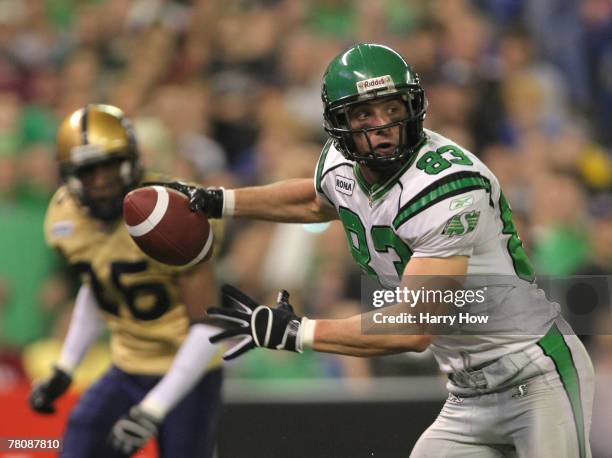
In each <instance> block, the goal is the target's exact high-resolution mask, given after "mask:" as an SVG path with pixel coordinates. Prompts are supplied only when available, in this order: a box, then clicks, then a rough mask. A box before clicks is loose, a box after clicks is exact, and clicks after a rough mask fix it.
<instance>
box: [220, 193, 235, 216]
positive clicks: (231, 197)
mask: <svg viewBox="0 0 612 458" xmlns="http://www.w3.org/2000/svg"><path fill="white" fill-rule="evenodd" d="M222 189H223V188H222ZM235 208H236V192H235V191H233V190H231V189H223V209H222V210H221V215H222V216H224V217H232V216H234V211H235Z"/></svg>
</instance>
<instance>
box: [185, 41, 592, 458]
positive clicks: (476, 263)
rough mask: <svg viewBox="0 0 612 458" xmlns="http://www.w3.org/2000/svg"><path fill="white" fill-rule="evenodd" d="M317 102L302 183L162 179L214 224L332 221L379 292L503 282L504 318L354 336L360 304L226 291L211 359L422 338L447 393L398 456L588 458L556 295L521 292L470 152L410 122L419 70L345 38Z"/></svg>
mask: <svg viewBox="0 0 612 458" xmlns="http://www.w3.org/2000/svg"><path fill="white" fill-rule="evenodd" d="M322 97H323V102H324V105H325V111H324V118H325V128H326V130H327V132H328V133H329V134H330V139H329V141H328V142H327V144H326V145H325V147H324V148H323V151H322V153H321V157H320V159H319V162H318V165H317V167H316V171H315V177H314V183H313V182H312V181H311V180H299V179H297V180H287V181H282V182H279V183H274V184H271V185H267V186H260V187H251V188H243V189H236V190H223V189H210V188H209V189H203V188H192V187H184V186H182V185H181V184H178V183H177V184H175V186H176V187H177V188H179V189H181V190H182V191H183V192H185V193H186V194H188V195H189V196H190V198H191V199H190V201H191V206H192V209H193V210H194V211H198V210H202V211H205V212H206V213H207V214H208V215H210V216H213V217H223V216H226V217H247V218H257V219H265V220H271V221H279V222H302V223H308V222H321V221H328V220H331V219H340V220H341V222H342V224H343V226H344V228H345V231H346V236H347V241H348V244H349V248H350V250H351V252H352V255H353V258H354V259H355V261H356V262H357V263H358V264H359V265H360V266H361V268H362V270H363V271H364V273H366V274H368V275H369V276H375V277H377V278H378V279H379V281H380V283H381V284H382V285H385V286H386V287H391V288H393V287H396V286H408V287H412V288H414V287H415V279H418V278H424V277H428V276H453V277H455V276H466V275H470V276H471V277H472V276H474V275H496V276H502V277H501V278H503V279H504V280H503V281H501V282H499V284H495V285H492V286H493V287H492V290H491V291H489V294H488V295H487V307H488V309H487V310H490V311H493V312H495V313H496V314H497V316H498V317H499V316H501V317H504V319H501V320H498V321H497V322H495V323H493V324H491V325H490V326H489V328H487V329H486V330H485V329H483V330H482V334H478V333H473V332H472V333H470V335H444V334H443V333H433V332H430V331H429V328H425V329H424V328H423V327H420V328H419V327H418V326H417V327H416V328H415V331H414V332H408V333H401V334H400V333H399V332H396V333H392V334H382V333H378V334H376V333H365V332H363V329H362V324H363V322H364V321H363V320H364V318H365V319H366V320H367V319H369V316H371V313H369V314H368V313H365V314H363V315H357V316H354V317H351V318H347V319H338V320H312V319H308V318H300V317H297V316H296V315H295V313H294V312H293V310H292V308H291V306H290V305H289V304H288V302H287V296H284V297H281V298H280V299H279V304H278V306H277V307H268V306H265V305H259V303H257V302H256V301H254V300H252V299H251V298H249V297H248V296H247V295H245V294H244V293H242V292H240V291H237V290H236V289H234V288H232V287H229V286H226V287H225V289H224V294H225V299H226V300H225V302H224V304H223V307H220V308H217V309H214V310H212V309H211V310H209V314H211V315H214V316H216V317H218V318H222V319H226V320H228V321H229V322H231V323H232V324H233V327H232V328H231V329H229V330H226V331H224V332H222V333H221V334H219V335H217V336H215V337H214V338H212V339H211V341H215V342H216V341H220V340H225V339H227V338H232V337H237V336H238V337H240V336H242V337H243V339H242V340H241V341H240V343H239V344H237V345H236V346H234V347H233V348H232V349H231V350H230V351H229V352H228V353H226V355H225V358H226V359H231V358H234V357H237V356H238V355H240V354H242V353H244V352H245V351H248V350H250V349H252V348H254V347H266V348H271V349H284V350H292V351H296V352H301V351H302V350H303V349H304V348H307V347H310V348H313V349H314V350H316V351H321V352H332V353H338V354H345V355H353V356H375V355H385V354H391V353H399V352H407V351H422V350H424V349H425V348H427V347H431V349H432V351H433V354H434V356H435V357H436V359H437V361H438V363H439V365H440V368H441V370H442V371H443V372H445V373H447V374H448V376H449V382H448V385H447V386H448V389H449V392H450V395H449V399H448V401H447V402H446V404H445V406H444V408H443V410H442V411H441V413H440V415H439V416H438V418H437V420H436V421H435V422H434V423H433V424H432V425H431V426H430V427H429V428H428V429H427V430H426V431H425V432H424V433H423V435H422V436H421V438H420V439H419V441H418V442H417V444H416V446H415V448H414V450H413V451H412V455H411V456H413V457H436V458H439V457H497V456H520V457H551V458H552V457H556V458H558V457H567V458H569V457H572V458H573V457H588V456H590V448H589V444H588V437H589V427H590V419H591V410H592V399H593V368H592V364H591V362H590V359H589V356H588V354H587V353H586V350H585V349H584V347H583V346H582V344H581V343H580V341H579V340H578V339H577V338H576V336H575V335H573V334H572V332H571V329H569V327H568V325H567V324H566V323H565V321H564V320H563V319H562V318H561V317H560V316H559V307H558V306H557V304H553V303H551V302H549V301H548V300H547V299H546V298H545V297H544V295H543V294H541V291H540V290H538V288H537V286H536V285H535V283H534V279H535V275H534V271H533V268H532V266H531V263H530V261H529V259H528V257H527V255H526V253H525V251H524V249H523V247H522V243H521V240H520V238H519V236H518V234H517V231H516V228H515V226H514V223H513V221H512V211H511V208H510V205H509V204H508V201H507V200H506V198H505V197H504V195H503V193H502V191H501V189H500V186H499V182H498V180H497V179H496V177H495V176H494V175H493V174H492V173H491V171H490V170H489V169H488V168H487V167H486V166H485V165H484V164H483V163H482V162H481V161H480V160H479V159H478V158H477V157H475V156H474V155H473V154H471V153H470V152H469V151H467V150H465V149H464V148H462V147H461V146H459V145H457V144H456V143H455V142H453V141H452V140H449V139H447V138H445V137H443V136H442V135H439V134H437V133H435V132H432V131H429V130H427V129H424V128H423V119H424V117H425V111H426V107H427V103H426V99H425V94H424V92H423V89H422V87H421V85H420V82H419V78H418V76H417V74H416V73H415V72H414V71H413V69H412V68H411V67H410V65H408V64H407V63H406V61H405V60H404V59H403V58H402V57H401V56H400V55H399V54H397V53H396V52H395V51H394V50H392V49H390V48H388V47H385V46H382V45H377V44H359V45H356V46H354V47H352V48H350V49H348V50H346V51H345V52H343V53H341V54H339V55H338V56H337V57H336V58H335V59H334V60H333V61H332V62H331V63H330V65H329V67H328V69H327V71H326V73H325V75H324V77H323V91H322ZM420 305H423V306H426V305H427V304H420ZM403 326H405V327H407V328H409V327H410V324H404V325H403ZM527 326H528V327H527ZM419 329H420V331H421V332H419ZM398 330H399V329H398ZM434 334H439V335H434Z"/></svg>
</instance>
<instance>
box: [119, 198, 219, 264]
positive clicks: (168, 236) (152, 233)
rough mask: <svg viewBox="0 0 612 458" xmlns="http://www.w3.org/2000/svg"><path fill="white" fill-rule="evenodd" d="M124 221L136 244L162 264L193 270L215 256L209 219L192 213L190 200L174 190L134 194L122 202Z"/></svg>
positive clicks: (197, 213) (200, 214)
mask: <svg viewBox="0 0 612 458" xmlns="http://www.w3.org/2000/svg"><path fill="white" fill-rule="evenodd" d="M123 218H124V220H125V224H126V226H127V230H128V232H129V234H130V235H131V236H132V239H134V242H136V244H137V245H138V246H139V247H140V249H141V250H142V251H144V252H145V253H146V254H147V255H149V256H150V257H152V258H153V259H155V260H157V261H159V262H162V263H164V264H171V265H174V266H190V265H194V264H198V263H199V262H202V261H205V260H206V259H208V258H209V257H210V255H211V254H212V246H213V233H212V229H211V227H210V223H209V222H208V218H207V217H206V215H204V214H202V213H201V212H192V211H191V210H190V209H189V205H188V199H187V197H186V196H185V195H183V194H181V193H180V192H178V191H175V190H174V189H170V188H166V187H164V186H146V187H143V188H138V189H135V190H133V191H131V192H130V193H128V195H126V196H125V199H123Z"/></svg>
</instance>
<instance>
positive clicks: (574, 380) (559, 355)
mask: <svg viewBox="0 0 612 458" xmlns="http://www.w3.org/2000/svg"><path fill="white" fill-rule="evenodd" d="M538 345H539V346H540V347H541V348H542V350H543V351H544V354H545V355H546V356H548V357H549V358H551V359H552V361H553V363H554V364H555V368H556V369H557V373H558V374H559V377H560V378H561V382H562V383H563V387H564V388H565V392H566V393H567V397H568V398H569V401H570V405H571V406H572V413H573V414H574V423H575V424H576V434H577V435H578V447H579V449H580V458H585V457H586V452H585V437H584V415H583V412H582V401H581V399H580V379H579V378H578V371H577V370H576V365H575V364H574V358H573V357H572V352H571V351H570V348H569V347H568V346H567V343H565V339H564V338H563V335H562V334H561V332H560V331H559V328H557V325H556V324H554V325H553V326H552V328H550V330H549V331H548V333H547V334H546V335H545V336H544V337H542V338H541V339H540V340H539V342H538Z"/></svg>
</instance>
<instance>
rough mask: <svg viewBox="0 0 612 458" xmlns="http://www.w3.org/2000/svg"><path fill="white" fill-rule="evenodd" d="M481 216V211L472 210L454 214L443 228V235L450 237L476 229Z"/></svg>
mask: <svg viewBox="0 0 612 458" xmlns="http://www.w3.org/2000/svg"><path fill="white" fill-rule="evenodd" d="M479 218H480V212H479V211H477V210H472V211H471V212H463V213H459V214H458V215H454V216H453V217H452V218H450V219H449V220H448V221H447V222H446V224H445V225H444V229H442V235H447V236H449V237H454V236H459V235H465V234H469V233H470V232H472V231H473V230H474V229H476V225H477V224H478V219H479Z"/></svg>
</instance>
